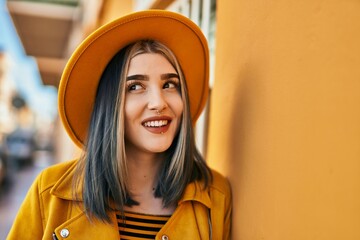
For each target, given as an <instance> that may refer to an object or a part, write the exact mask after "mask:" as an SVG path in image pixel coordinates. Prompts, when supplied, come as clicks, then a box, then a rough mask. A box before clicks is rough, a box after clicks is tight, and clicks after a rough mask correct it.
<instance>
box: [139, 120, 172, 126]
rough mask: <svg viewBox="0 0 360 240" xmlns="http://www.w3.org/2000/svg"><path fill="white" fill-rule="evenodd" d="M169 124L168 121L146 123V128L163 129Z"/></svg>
mask: <svg viewBox="0 0 360 240" xmlns="http://www.w3.org/2000/svg"><path fill="white" fill-rule="evenodd" d="M166 124H168V120H159V121H149V122H145V123H144V125H145V127H162V126H165V125H166Z"/></svg>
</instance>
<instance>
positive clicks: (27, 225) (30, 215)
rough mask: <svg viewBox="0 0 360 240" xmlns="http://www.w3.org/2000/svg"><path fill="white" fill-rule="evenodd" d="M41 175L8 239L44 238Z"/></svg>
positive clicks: (26, 199) (22, 207) (34, 184)
mask: <svg viewBox="0 0 360 240" xmlns="http://www.w3.org/2000/svg"><path fill="white" fill-rule="evenodd" d="M41 176H42V175H41V174H40V175H39V176H38V177H37V178H36V180H35V181H34V183H33V184H32V186H31V187H30V189H29V191H28V193H27V195H26V197H25V200H24V201H23V203H22V205H21V207H20V209H19V211H18V213H17V216H16V218H15V221H14V223H13V225H12V227H11V229H10V232H9V235H8V236H7V240H16V239H22V240H26V239H29V240H30V239H42V237H43V225H42V209H41V202H40V189H41V188H40V183H41V181H40V179H41Z"/></svg>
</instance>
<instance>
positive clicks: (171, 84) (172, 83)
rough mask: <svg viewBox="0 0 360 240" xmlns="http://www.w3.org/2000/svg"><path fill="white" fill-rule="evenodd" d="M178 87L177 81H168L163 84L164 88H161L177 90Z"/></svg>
mask: <svg viewBox="0 0 360 240" xmlns="http://www.w3.org/2000/svg"><path fill="white" fill-rule="evenodd" d="M178 87H179V83H178V81H175V80H169V81H167V82H166V83H165V84H164V86H163V88H170V89H171V88H176V89H177V88H178Z"/></svg>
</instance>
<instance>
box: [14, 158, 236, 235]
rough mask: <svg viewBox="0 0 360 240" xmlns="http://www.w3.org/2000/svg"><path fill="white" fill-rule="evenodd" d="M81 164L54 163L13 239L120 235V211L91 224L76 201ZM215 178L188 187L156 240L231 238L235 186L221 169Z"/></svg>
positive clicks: (32, 190)
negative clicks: (74, 186) (77, 168)
mask: <svg viewBox="0 0 360 240" xmlns="http://www.w3.org/2000/svg"><path fill="white" fill-rule="evenodd" d="M76 163H77V161H71V162H65V163H61V164H58V165H55V166H52V167H50V168H48V169H46V170H45V171H43V172H42V173H41V174H40V175H39V176H38V177H37V179H36V180H35V182H34V183H33V185H32V187H31V188H30V190H29V192H28V194H27V196H26V198H25V200H24V202H23V204H22V206H21V208H20V210H19V212H18V215H17V217H16V219H15V221H14V224H13V226H12V228H11V230H10V233H9V235H8V238H7V239H8V240H15V239H16V240H19V239H21V240H26V239H31V240H34V239H43V240H45V239H46V240H48V239H49V240H52V239H59V240H60V239H65V240H71V239H74V240H82V239H86V240H90V239H101V240H109V239H110V240H111V239H117V240H118V239H120V236H119V231H118V226H117V220H116V215H115V213H110V217H111V219H112V222H113V223H114V224H107V223H103V222H101V221H97V220H93V221H92V222H90V221H89V220H88V218H87V217H86V215H85V213H84V211H83V210H82V208H81V202H80V204H76V202H75V201H74V199H73V194H72V190H71V186H72V177H73V173H74V168H75V166H76ZM213 176H214V181H213V183H212V184H211V186H210V188H209V189H210V190H209V191H202V190H201V189H202V188H201V185H200V184H199V183H198V182H195V183H191V184H189V185H188V186H187V187H186V189H185V192H184V195H183V197H182V199H181V200H180V201H179V203H178V206H177V208H176V210H175V212H174V213H173V215H172V216H171V218H170V219H169V221H168V222H167V223H166V224H165V225H164V226H163V227H162V229H161V230H160V232H159V233H158V234H157V236H156V239H158V240H164V239H169V240H177V239H181V240H184V239H186V240H197V239H209V236H210V234H211V235H212V239H213V240H218V239H230V228H231V222H230V221H231V194H230V186H229V184H228V182H227V180H226V179H225V178H224V177H222V176H221V175H220V174H219V173H217V172H215V171H213ZM209 209H210V210H209ZM209 212H210V214H211V217H210V218H209ZM210 219H211V220H210ZM209 220H210V221H209ZM209 222H211V227H209ZM210 232H211V233H210ZM53 234H55V235H56V236H54V235H53Z"/></svg>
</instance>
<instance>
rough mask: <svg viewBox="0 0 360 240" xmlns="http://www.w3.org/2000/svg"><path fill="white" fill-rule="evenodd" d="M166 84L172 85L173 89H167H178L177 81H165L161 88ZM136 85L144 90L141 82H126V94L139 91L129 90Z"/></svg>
mask: <svg viewBox="0 0 360 240" xmlns="http://www.w3.org/2000/svg"><path fill="white" fill-rule="evenodd" d="M167 84H173V85H174V87H168V88H170V89H172V88H175V89H179V81H177V80H170V79H169V80H167V81H166V82H165V83H164V85H163V88H164V87H165V85H167ZM138 85H139V86H140V87H141V88H143V89H145V88H146V87H145V86H144V85H143V84H142V82H140V81H136V80H130V81H128V82H127V90H128V92H131V91H136V90H139V89H131V88H132V87H134V86H138Z"/></svg>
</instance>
